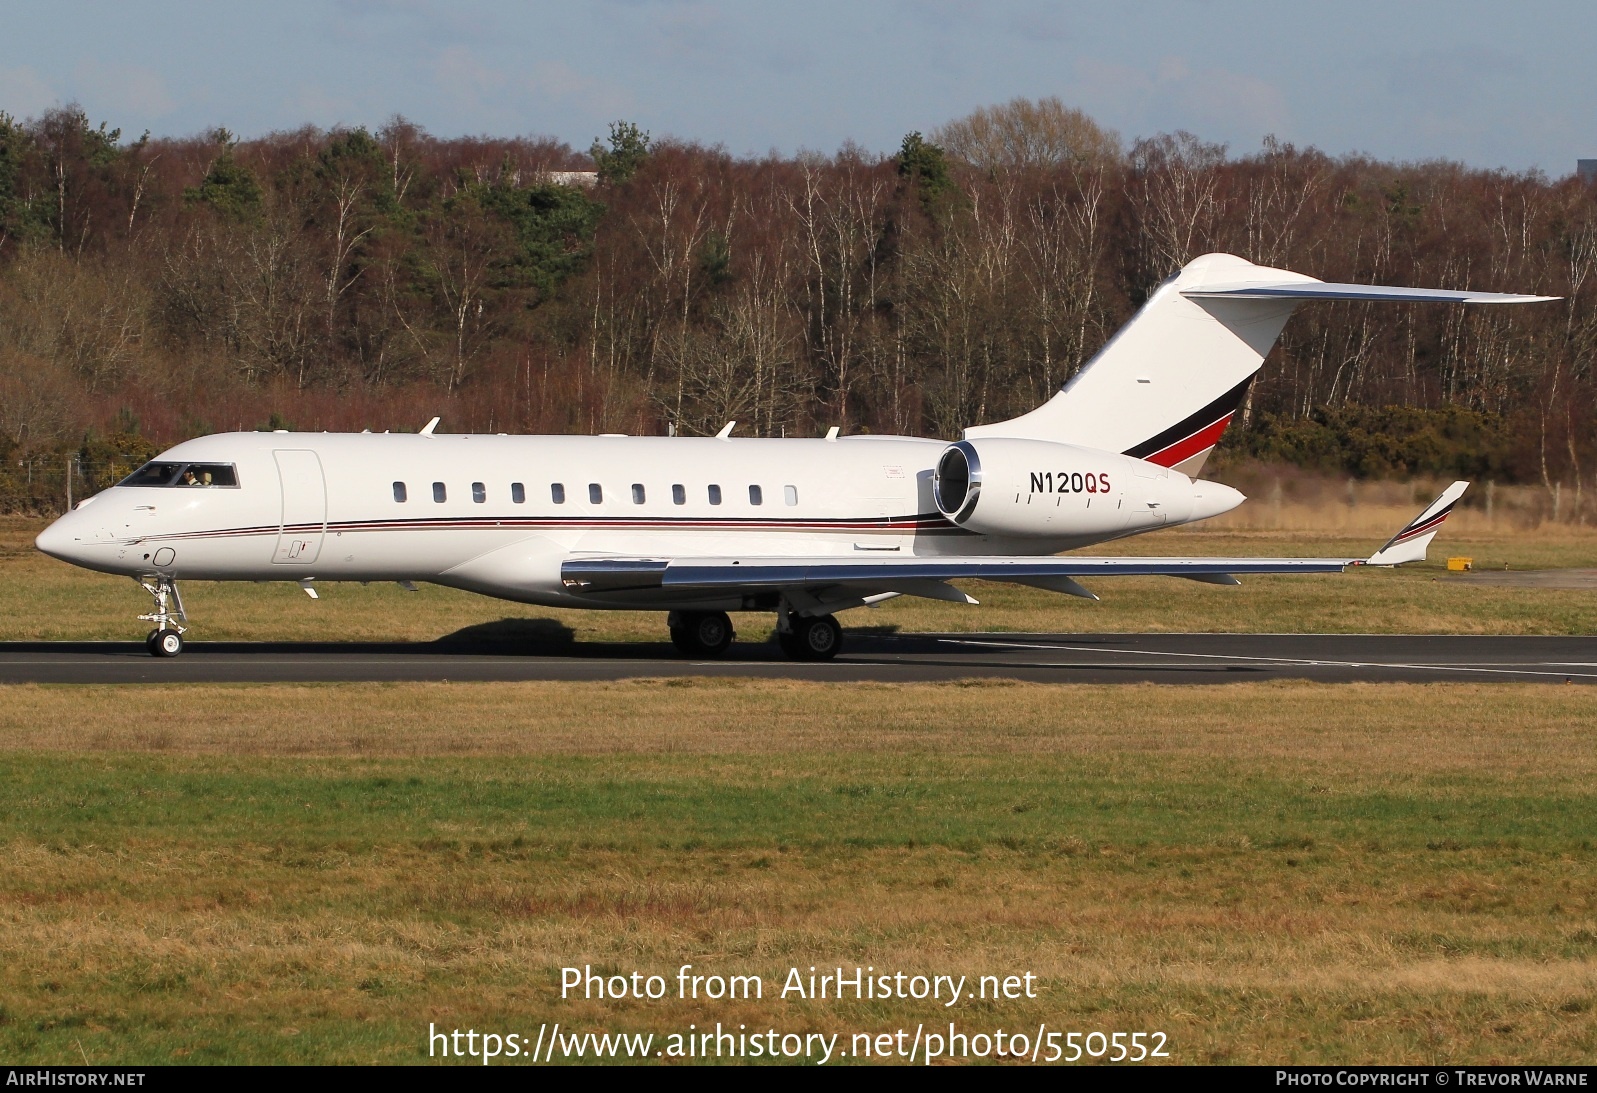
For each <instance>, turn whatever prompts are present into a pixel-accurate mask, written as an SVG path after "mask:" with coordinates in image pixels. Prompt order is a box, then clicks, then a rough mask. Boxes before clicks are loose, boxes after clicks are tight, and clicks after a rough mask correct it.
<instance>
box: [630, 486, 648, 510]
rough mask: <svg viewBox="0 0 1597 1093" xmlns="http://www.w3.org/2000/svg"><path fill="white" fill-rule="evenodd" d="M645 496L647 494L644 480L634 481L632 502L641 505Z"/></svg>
mask: <svg viewBox="0 0 1597 1093" xmlns="http://www.w3.org/2000/svg"><path fill="white" fill-rule="evenodd" d="M644 497H645V494H644V492H643V483H642V482H634V483H632V503H633V504H634V505H641V504H643V501H644Z"/></svg>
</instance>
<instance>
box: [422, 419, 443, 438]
mask: <svg viewBox="0 0 1597 1093" xmlns="http://www.w3.org/2000/svg"><path fill="white" fill-rule="evenodd" d="M438 421H439V419H438V418H433V419H432V420H431V421H429V422H428V423H427V424H425V425H423V426H422V427H421V435H422V436H432V435H433V430H434V429H436V428H438Z"/></svg>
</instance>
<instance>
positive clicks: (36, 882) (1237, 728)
mask: <svg viewBox="0 0 1597 1093" xmlns="http://www.w3.org/2000/svg"><path fill="white" fill-rule="evenodd" d="M0 740H3V741H4V742H5V748H4V751H3V753H0V786H3V787H4V788H3V790H0V831H3V836H0V915H3V921H4V924H5V927H4V930H3V931H0V998H3V1000H4V1001H3V1013H0V1054H3V1056H4V1058H6V1059H7V1060H8V1061H10V1062H27V1063H35V1062H47V1061H54V1062H81V1061H83V1059H85V1058H86V1059H88V1060H90V1061H92V1062H96V1063H105V1062H125V1063H131V1062H168V1061H180V1060H187V1061H195V1062H200V1061H207V1062H209V1061H216V1062H221V1061H246V1060H247V1061H373V1060H381V1061H394V1062H405V1061H416V1060H418V1059H421V1058H423V1057H424V1055H425V1051H426V1046H425V1032H426V1029H427V1025H428V1022H436V1023H438V1024H439V1025H441V1026H444V1027H448V1028H453V1027H456V1026H458V1027H461V1028H467V1027H472V1028H476V1029H479V1030H487V1029H492V1030H497V1031H501V1032H504V1031H517V1032H521V1033H523V1034H527V1035H533V1034H535V1033H536V1031H537V1026H538V1024H539V1023H541V1022H546V1021H548V1022H553V1021H561V1022H563V1024H564V1027H565V1028H566V1029H567V1030H568V1031H575V1030H588V1029H591V1030H607V1031H619V1030H627V1031H644V1030H652V1031H655V1032H658V1033H666V1032H669V1031H672V1030H678V1029H686V1026H687V1025H688V1024H689V1023H690V1022H692V1023H696V1024H697V1025H698V1026H699V1027H700V1028H704V1027H705V1026H706V1023H713V1022H715V1021H717V1020H719V1021H722V1022H725V1023H727V1024H730V1025H736V1024H738V1023H743V1024H747V1025H748V1026H749V1027H750V1028H760V1029H763V1028H766V1027H768V1026H771V1027H776V1028H778V1029H779V1030H783V1031H794V1032H803V1031H825V1032H842V1033H844V1034H845V1036H844V1042H845V1043H847V1041H848V1036H847V1034H849V1033H853V1032H858V1031H864V1032H879V1031H884V1030H891V1029H896V1028H899V1027H906V1026H907V1027H908V1028H910V1029H913V1028H914V1027H915V1025H916V1023H917V1022H928V1023H931V1022H942V1021H947V1020H949V1019H955V1020H957V1021H958V1022H959V1023H960V1025H961V1027H962V1028H965V1029H967V1030H970V1031H980V1030H987V1031H991V1030H992V1029H994V1028H997V1027H1005V1028H1008V1029H1011V1030H1013V1029H1015V1028H1017V1027H1021V1028H1025V1027H1030V1028H1035V1027H1036V1025H1037V1023H1038V1022H1040V1021H1046V1022H1047V1023H1048V1024H1049V1027H1051V1028H1056V1029H1074V1030H1081V1031H1090V1030H1092V1029H1101V1030H1106V1031H1112V1030H1125V1031H1133V1030H1159V1031H1163V1032H1166V1033H1167V1034H1168V1035H1169V1037H1170V1041H1169V1043H1170V1049H1171V1052H1172V1058H1173V1060H1175V1061H1184V1062H1205V1061H1225V1062H1260V1061H1262V1062H1275V1061H1286V1060H1294V1061H1299V1062H1309V1061H1321V1062H1336V1061H1340V1062H1348V1061H1383V1062H1398V1061H1410V1062H1463V1061H1467V1060H1473V1061H1510V1060H1534V1061H1541V1062H1579V1061H1586V1060H1589V1059H1590V1058H1591V1057H1592V1055H1593V1053H1594V1051H1597V789H1594V787H1597V697H1594V696H1593V695H1592V692H1591V691H1590V690H1589V689H1587V688H1575V687H1557V686H1549V687H1534V686H1496V687H1493V686H1473V685H1463V686H1447V687H1438V686H1407V685H1388V686H1364V685H1342V686H1324V685H1312V684H1284V685H1254V686H1249V687H1234V686H1233V687H1212V688H1211V687H1183V688H1179V689H1160V688H1156V687H1151V686H1134V687H1121V688H1114V687H1050V686H1037V685H1027V684H1018V683H986V684H980V685H957V684H947V685H924V686H895V685H885V684H884V685H852V686H833V685H823V684H801V683H780V684H755V683H750V682H734V681H706V680H700V681H691V680H686V681H677V680H672V681H649V680H638V681H633V682H628V683H615V684H589V685H584V686H581V687H574V686H568V685H559V684H504V685H500V684H481V685H472V686H459V685H455V686H451V685H447V684H412V685H389V686H380V685H330V686H270V687H255V688H248V687H191V688H182V689H173V690H169V691H165V692H160V693H153V692H151V691H150V690H148V689H140V688H136V687H101V688H64V687H35V686H14V687H8V688H4V689H0ZM682 963H692V964H694V965H695V967H696V968H697V969H698V970H699V971H701V972H719V973H721V974H732V973H738V974H760V975H762V976H763V977H764V979H765V980H766V983H767V986H768V987H769V988H774V987H775V986H776V984H778V983H780V982H781V980H782V977H783V976H784V974H785V972H786V969H787V968H789V967H791V966H799V967H801V968H806V969H807V968H808V967H809V966H810V965H812V964H813V965H817V966H820V967H823V968H824V967H827V966H836V965H838V964H842V965H844V966H847V967H852V966H854V965H856V964H862V965H864V964H868V965H873V966H875V967H876V968H878V969H903V970H906V971H910V972H927V973H935V974H949V973H952V974H965V975H969V976H972V977H975V976H978V975H982V974H1005V975H1007V974H1012V973H1013V974H1021V973H1023V972H1027V971H1029V972H1032V973H1034V974H1035V975H1037V976H1038V977H1039V980H1038V982H1039V987H1040V989H1039V997H1038V998H1037V999H1035V1000H1030V1001H1028V1000H1019V1001H1014V1002H1007V1001H1006V1002H1001V1003H991V1002H988V1003H977V1004H974V1005H968V1006H963V1007H962V1008H960V1009H959V1010H958V1011H953V1012H951V1011H949V1010H944V1009H941V1008H939V1007H936V1006H934V1005H932V1004H930V1003H925V1002H891V1003H882V1002H874V1003H873V1002H863V1003H856V1002H843V1003H834V1002H825V1003H818V1002H801V1001H796V1000H790V1001H786V1002H784V1001H780V1000H774V999H772V998H770V997H767V998H766V999H765V1000H764V1001H763V1002H743V1001H739V1002H735V1003H734V1002H723V1003H711V1002H703V1001H701V1002H699V1003H694V1004H685V1003H680V1002H675V1001H664V1002H658V1003H637V1002H597V1001H588V1002H583V1001H576V1000H568V1001H565V1002H562V1001H560V1000H559V998H558V996H557V991H556V989H555V988H556V986H557V984H558V981H559V969H560V968H561V967H563V966H567V965H573V966H580V965H584V964H590V965H593V966H595V967H597V968H601V969H604V970H606V971H607V972H623V973H625V972H630V971H631V970H634V969H636V970H639V971H642V972H644V973H645V974H650V973H658V974H661V975H665V976H673V975H674V974H675V970H676V968H677V967H678V966H679V965H680V964H682Z"/></svg>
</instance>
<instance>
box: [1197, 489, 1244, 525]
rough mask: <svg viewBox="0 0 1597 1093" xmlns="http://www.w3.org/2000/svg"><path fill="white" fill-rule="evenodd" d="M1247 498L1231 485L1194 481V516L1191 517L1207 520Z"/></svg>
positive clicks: (1229, 509)
mask: <svg viewBox="0 0 1597 1093" xmlns="http://www.w3.org/2000/svg"><path fill="white" fill-rule="evenodd" d="M1246 500H1247V497H1245V496H1244V495H1243V494H1242V493H1240V492H1239V491H1237V490H1234V489H1232V488H1231V487H1230V486H1222V485H1221V484H1220V483H1218V482H1204V481H1202V480H1201V479H1200V480H1199V481H1196V482H1194V483H1192V516H1191V517H1189V519H1192V520H1207V519H1208V518H1209V517H1211V516H1219V515H1220V514H1221V513H1222V512H1230V511H1231V510H1232V509H1234V508H1236V507H1237V506H1238V505H1240V504H1242V502H1244V501H1246Z"/></svg>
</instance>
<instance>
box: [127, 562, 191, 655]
mask: <svg viewBox="0 0 1597 1093" xmlns="http://www.w3.org/2000/svg"><path fill="white" fill-rule="evenodd" d="M139 584H140V585H142V586H143V587H144V591H146V592H148V593H149V594H150V596H151V597H152V598H154V600H155V609H154V610H153V611H151V612H150V613H149V614H147V615H140V616H139V620H140V621H141V622H153V623H155V629H154V630H151V631H150V634H149V636H148V637H146V638H145V639H144V647H145V648H146V649H148V650H149V651H150V655H151V656H152V657H175V656H177V655H178V654H179V653H181V652H182V651H183V634H184V633H185V632H186V631H187V629H188V628H187V627H185V626H183V625H182V623H185V622H187V621H188V613H187V612H185V611H184V610H183V597H182V596H181V595H179V594H178V590H177V582H176V581H174V580H172V578H171V577H144V578H141V579H140V580H139Z"/></svg>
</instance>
